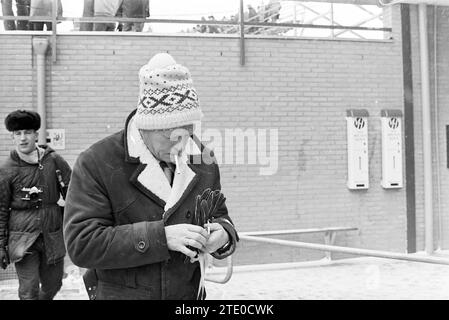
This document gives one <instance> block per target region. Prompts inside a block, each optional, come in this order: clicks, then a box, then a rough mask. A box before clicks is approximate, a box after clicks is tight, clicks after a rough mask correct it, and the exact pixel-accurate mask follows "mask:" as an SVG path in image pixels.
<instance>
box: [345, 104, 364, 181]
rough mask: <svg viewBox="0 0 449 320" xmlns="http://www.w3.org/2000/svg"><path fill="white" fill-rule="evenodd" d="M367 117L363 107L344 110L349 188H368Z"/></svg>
mask: <svg viewBox="0 0 449 320" xmlns="http://www.w3.org/2000/svg"><path fill="white" fill-rule="evenodd" d="M368 117H369V114H368V111H367V110H365V109H350V110H347V111H346V127H347V139H348V181H347V186H348V188H349V189H368V188H369V172H368Z"/></svg>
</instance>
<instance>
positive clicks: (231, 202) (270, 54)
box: [0, 6, 447, 264]
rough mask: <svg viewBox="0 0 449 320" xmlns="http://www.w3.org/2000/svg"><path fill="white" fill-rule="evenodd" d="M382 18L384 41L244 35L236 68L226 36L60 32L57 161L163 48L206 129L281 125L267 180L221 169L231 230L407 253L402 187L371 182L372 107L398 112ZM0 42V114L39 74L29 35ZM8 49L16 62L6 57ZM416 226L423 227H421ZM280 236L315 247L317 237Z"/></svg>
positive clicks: (395, 15) (396, 73)
mask: <svg viewBox="0 0 449 320" xmlns="http://www.w3.org/2000/svg"><path fill="white" fill-rule="evenodd" d="M391 16H392V27H393V39H392V40H391V41H388V40H386V41H342V40H340V41H331V40H322V39H320V40H314V39H304V40H287V39H285V40H273V39H247V40H246V50H247V51H246V58H247V61H246V64H245V66H240V65H239V42H238V39H233V38H209V37H208V38H203V37H176V36H174V37H161V36H148V37H146V36H145V37H143V36H120V35H115V34H114V35H110V36H99V35H93V34H92V35H90V36H85V35H84V36H83V35H61V36H58V46H57V62H56V63H55V64H52V63H51V58H50V57H49V58H48V67H47V106H48V127H49V128H64V129H65V130H66V150H64V151H61V154H62V155H63V156H65V158H66V159H67V160H68V161H69V162H70V163H71V164H73V162H74V161H75V159H76V157H77V155H78V154H79V153H80V152H81V151H82V150H84V149H85V148H87V147H88V146H89V145H90V144H92V143H93V142H95V141H97V140H98V139H101V138H103V137H105V136H107V135H109V134H111V133H113V132H116V131H117V130H120V129H121V128H122V127H123V124H124V120H125V118H126V115H127V114H128V113H129V112H130V111H131V110H132V109H133V108H135V106H136V101H137V94H138V77H137V72H138V70H139V68H140V67H141V66H142V65H143V64H144V63H146V62H147V60H148V59H149V58H150V57H151V56H152V55H153V54H155V53H157V52H160V51H168V52H169V53H170V54H172V55H173V56H174V57H175V58H176V59H177V61H178V62H179V63H182V64H184V65H186V66H188V67H189V69H190V71H191V73H192V76H193V79H194V83H195V86H196V88H197V91H198V93H199V96H200V100H201V103H202V107H203V111H204V113H205V119H204V123H203V130H204V129H212V128H214V129H218V130H220V132H222V133H223V135H224V130H225V129H226V128H231V129H232V128H241V129H243V130H245V129H248V128H249V129H255V130H257V129H270V128H271V129H277V130H278V134H279V169H278V171H277V173H276V174H275V175H271V176H261V175H259V166H257V165H237V164H228V163H223V164H222V165H221V175H222V186H223V191H224V192H225V194H226V196H227V199H228V200H227V201H228V206H229V209H230V212H231V215H232V217H233V219H234V220H235V223H236V225H237V227H238V229H239V230H240V231H252V230H273V229H291V228H309V227H326V226H336V225H351V226H355V227H358V228H359V231H358V232H350V233H347V234H340V235H338V236H337V244H338V245H347V246H354V247H362V248H371V249H383V250H392V251H398V252H404V251H405V250H406V206H405V189H399V190H384V189H383V188H382V187H381V186H380V180H381V140H380V138H381V131H380V110H381V109H403V96H402V95H403V92H402V66H401V64H402V58H401V39H400V34H401V33H400V16H399V9H398V7H397V6H395V7H394V8H393V11H392V13H391ZM412 16H413V15H412ZM413 17H414V16H413ZM412 24H413V21H412ZM446 26H447V25H446ZM446 34H447V33H446ZM441 37H446V39H447V36H446V35H444V36H443V33H441ZM0 38H1V39H0V40H1V43H2V46H1V47H0V59H1V60H0V61H1V63H0V71H1V75H0V80H1V83H0V84H1V90H2V93H4V94H2V95H1V96H0V106H1V109H0V117H1V118H2V119H3V118H4V116H5V115H6V114H7V112H9V111H11V110H13V109H15V108H16V107H17V106H20V107H31V106H33V107H35V104H36V94H35V85H34V84H33V81H34V79H35V77H36V76H35V68H33V61H32V60H33V59H32V55H31V38H32V37H31V36H30V35H17V36H9V35H8V36H7V35H0ZM441 42H444V39H443V38H442V39H441ZM446 46H447V45H446ZM415 49H416V48H415V44H414V47H413V50H415ZM14 52H18V53H20V55H19V57H18V58H13V59H11V54H12V53H14ZM413 59H414V63H415V65H416V61H417V60H416V59H417V58H416V57H415V56H414V57H413ZM440 59H446V58H442V57H440ZM10 60H13V61H14V64H10V63H7V61H10ZM19 61H20V62H19ZM418 61H419V60H418ZM16 66H17V67H16ZM13 67H14V68H13ZM16 68H17V69H16ZM415 70H416V68H415ZM17 73H20V75H18V74H17ZM440 77H441V78H442V79H443V78H444V75H441V76H440ZM445 79H446V80H445V81H446V86H447V77H446V78H445ZM416 81H417V79H416V76H415V83H416ZM443 85H444V83H443V81H441V84H440V86H443ZM418 92H419V89H418V88H417V89H416V90H415V93H416V96H415V98H416V99H418ZM417 101H419V100H417ZM441 105H443V101H442V102H441ZM419 106H420V104H419V103H418V102H417V103H416V104H415V112H416V115H415V119H416V122H417V123H419V120H420V116H419V110H420V107H419ZM359 108H364V109H367V110H368V111H369V113H370V118H369V160H370V162H369V163H370V188H369V190H365V191H362V190H358V191H350V190H348V189H347V188H346V176H347V172H346V171H347V155H346V154H347V151H346V121H345V115H346V112H345V111H346V109H359ZM415 134H416V137H415V139H416V140H415V141H416V143H417V147H416V153H417V154H416V166H417V212H421V213H422V201H418V199H420V197H421V196H422V190H421V189H420V188H421V186H420V185H421V184H422V179H420V176H419V174H418V173H419V172H421V171H420V170H419V168H420V167H419V166H420V165H422V159H421V156H420V154H419V152H420V148H419V143H420V128H419V127H418V126H417V127H416V129H415ZM0 141H1V142H0V157H5V156H6V155H7V151H6V150H7V149H8V148H9V147H10V143H9V138H8V135H7V133H6V131H5V130H4V129H3V128H2V129H0ZM206 143H207V141H206ZM441 152H444V151H443V150H441ZM421 213H420V214H421ZM417 223H418V224H419V226H420V229H419V230H420V232H421V229H422V228H421V226H422V221H421V220H418V222H417ZM446 223H447V222H446ZM284 238H286V239H300V240H304V241H314V242H322V237H321V236H319V235H308V236H301V237H298V236H297V237H293V236H291V237H284ZM322 256H323V253H321V252H316V251H309V250H299V249H290V248H281V247H278V246H267V245H258V244H253V243H245V242H242V243H241V245H240V249H239V251H238V252H237V253H236V257H235V260H236V263H238V264H247V263H255V262H280V261H300V260H304V259H313V258H319V257H322Z"/></svg>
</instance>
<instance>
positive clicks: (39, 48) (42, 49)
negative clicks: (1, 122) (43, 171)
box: [33, 38, 48, 145]
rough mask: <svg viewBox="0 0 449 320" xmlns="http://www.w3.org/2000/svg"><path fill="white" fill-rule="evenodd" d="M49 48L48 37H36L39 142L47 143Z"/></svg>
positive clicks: (34, 42)
mask: <svg viewBox="0 0 449 320" xmlns="http://www.w3.org/2000/svg"><path fill="white" fill-rule="evenodd" d="M47 49H48V39H47V38H34V39H33V50H34V52H35V53H36V63H37V112H38V113H39V115H40V116H41V128H40V129H39V137H38V144H40V145H45V144H47V112H46V110H45V55H46V53H47Z"/></svg>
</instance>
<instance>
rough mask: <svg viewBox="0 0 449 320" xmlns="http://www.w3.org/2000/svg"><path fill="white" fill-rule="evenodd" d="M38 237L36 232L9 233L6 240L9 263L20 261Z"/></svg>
mask: <svg viewBox="0 0 449 320" xmlns="http://www.w3.org/2000/svg"><path fill="white" fill-rule="evenodd" d="M38 236H39V233H37V232H19V231H11V232H10V234H9V238H8V253H9V260H11V263H15V262H19V261H20V260H22V258H23V257H24V256H25V254H26V253H27V252H26V251H27V250H28V248H29V247H31V246H32V245H33V243H34V241H36V238H37V237H38Z"/></svg>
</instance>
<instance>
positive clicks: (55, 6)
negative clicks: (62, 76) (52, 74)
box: [51, 0, 58, 62]
mask: <svg viewBox="0 0 449 320" xmlns="http://www.w3.org/2000/svg"><path fill="white" fill-rule="evenodd" d="M57 15H58V0H53V2H52V10H51V20H52V21H51V27H52V28H51V32H52V33H51V56H52V61H53V62H56V28H57V24H58V23H57Z"/></svg>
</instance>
